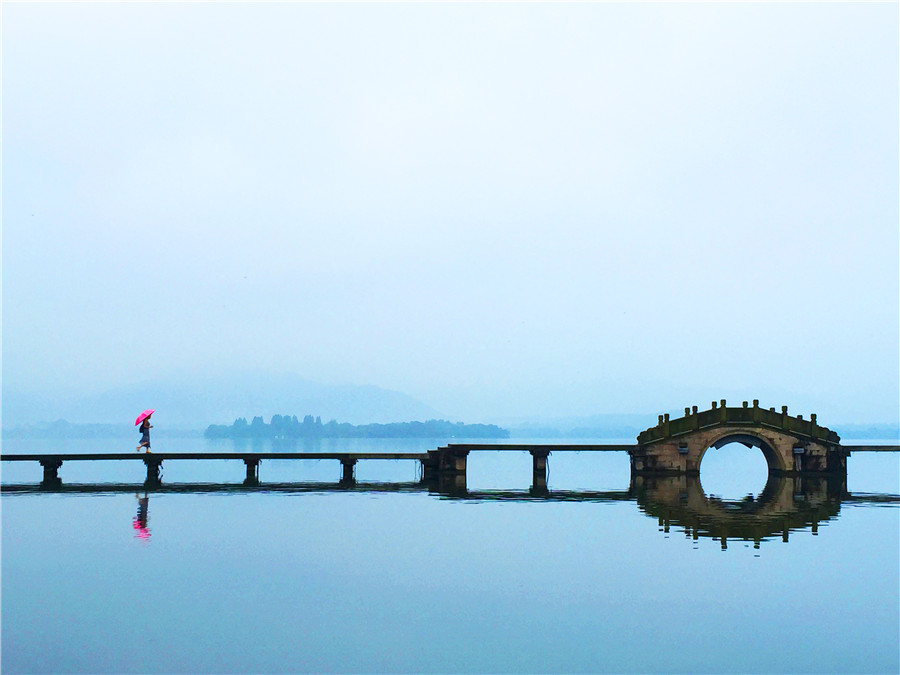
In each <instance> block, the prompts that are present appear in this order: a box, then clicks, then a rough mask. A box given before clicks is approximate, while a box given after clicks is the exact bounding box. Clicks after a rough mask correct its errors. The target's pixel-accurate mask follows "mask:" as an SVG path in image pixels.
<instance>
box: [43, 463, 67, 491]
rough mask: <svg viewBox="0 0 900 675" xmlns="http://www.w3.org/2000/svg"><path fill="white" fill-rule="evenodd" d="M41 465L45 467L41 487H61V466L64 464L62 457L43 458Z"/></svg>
mask: <svg viewBox="0 0 900 675" xmlns="http://www.w3.org/2000/svg"><path fill="white" fill-rule="evenodd" d="M40 462H41V466H42V467H43V469H44V478H43V480H42V481H41V487H52V488H55V487H59V486H60V485H61V484H62V481H61V480H60V479H59V467H61V466H62V460H61V459H42V460H40Z"/></svg>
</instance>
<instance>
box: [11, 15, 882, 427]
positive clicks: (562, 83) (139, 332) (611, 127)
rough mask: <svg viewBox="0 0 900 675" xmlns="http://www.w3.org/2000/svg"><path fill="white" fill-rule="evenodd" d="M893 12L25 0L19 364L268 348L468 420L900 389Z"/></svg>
mask: <svg viewBox="0 0 900 675" xmlns="http://www.w3.org/2000/svg"><path fill="white" fill-rule="evenodd" d="M898 25H900V17H898V5H897V3H842V4H832V3H794V4H788V3H759V4H753V3H751V4H731V3H728V4H718V3H690V4H674V3H673V4H656V3H634V4H617V3H596V4H591V3H587V4H579V3H576V4H559V5H557V4H553V5H550V4H525V3H523V4H517V3H497V4H479V3H459V4H457V3H442V4H416V3H394V4H379V3H363V4H353V3H340V4H338V3H317V4H300V3H252V4H242V3H115V2H113V3H96V4H91V3H71V4H66V3H63V4H51V3H15V2H4V3H3V5H2V38H3V43H2V131H3V146H2V153H3V154H2V171H3V173H2V188H3V195H2V197H3V202H2V216H3V223H2V226H3V230H2V245H3V248H2V263H3V273H2V283H3V306H2V340H3V342H2V357H3V362H2V370H3V390H4V397H5V398H8V397H15V396H16V395H18V394H19V393H21V392H41V393H42V394H43V395H49V396H52V395H53V393H54V392H56V391H63V390H65V391H70V392H71V391H73V390H76V391H84V392H92V391H101V390H104V389H111V388H116V387H120V386H122V385H127V384H129V383H139V382H142V381H146V380H148V379H153V380H156V381H161V382H168V381H171V382H173V383H174V382H176V381H184V380H185V379H193V380H197V381H203V379H204V378H207V377H213V376H216V377H219V376H222V375H223V374H225V375H227V374H228V373H238V372H244V373H246V372H270V373H276V372H277V373H292V374H295V375H298V376H300V377H303V378H306V379H309V380H312V381H315V382H321V383H324V384H329V385H342V384H358V385H377V386H379V387H384V388H387V389H392V390H397V391H402V392H405V393H407V394H410V395H412V396H415V397H416V398H418V399H419V400H421V401H423V402H424V403H425V404H427V405H429V406H432V407H433V408H435V409H436V410H439V411H441V412H442V413H443V414H445V415H447V416H448V417H455V418H458V419H463V420H466V421H482V420H491V419H495V418H497V419H499V418H501V417H511V416H515V417H528V416H538V415H556V416H560V415H589V414H597V413H630V412H643V411H647V410H649V411H651V412H652V411H657V410H668V409H672V408H674V409H680V408H681V407H683V406H687V405H699V406H700V407H701V409H704V408H706V407H708V405H709V401H711V400H719V399H720V398H728V399H729V403H731V402H732V401H734V402H735V403H736V402H737V401H738V400H740V399H744V400H749V399H752V398H758V399H760V403H761V405H763V406H764V407H770V406H778V407H780V406H781V405H789V406H790V407H791V410H792V411H796V412H817V413H818V415H819V419H820V421H823V422H825V421H826V420H835V421H841V422H847V421H861V422H892V421H897V417H898V406H900V356H898V344H900V330H898V326H900V292H898V286H900V265H898V260H900V234H898V229H900V228H898V222H900V218H898V215H900V214H898V184H900V176H898V165H900V159H898V145H900V143H898V119H900V105H898V89H900V88H898V81H900V77H898V63H900V49H898V32H900V31H898ZM300 412H303V411H300Z"/></svg>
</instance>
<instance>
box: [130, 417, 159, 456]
mask: <svg viewBox="0 0 900 675" xmlns="http://www.w3.org/2000/svg"><path fill="white" fill-rule="evenodd" d="M154 412H156V411H155V410H152V409H151V410H145V411H144V412H142V413H141V414H140V415H138V418H137V419H136V420H135V421H134V424H135V426H137V425H138V424H140V425H141V428H140V429H138V431H140V432H141V442H140V444H139V445H138V446H137V451H138V452H140V451H141V448H144V452H150V430H151V429H152V428H153V425H152V424H150V416H151V415H152V414H153V413H154Z"/></svg>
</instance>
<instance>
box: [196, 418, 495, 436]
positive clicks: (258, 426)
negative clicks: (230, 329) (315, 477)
mask: <svg viewBox="0 0 900 675" xmlns="http://www.w3.org/2000/svg"><path fill="white" fill-rule="evenodd" d="M204 436H206V438H267V439H290V438H509V431H507V430H506V429H501V428H500V427H498V426H497V425H495V424H463V423H462V422H448V421H446V420H428V421H427V422H394V423H391V424H360V425H355V424H349V423H347V422H337V421H335V420H331V421H330V422H327V423H325V424H323V423H322V418H321V417H313V416H312V415H307V416H306V417H304V418H303V420H302V421H301V420H299V419H298V418H297V416H296V415H273V416H272V420H271V421H270V422H269V423H268V424H266V423H265V421H264V420H263V418H262V417H254V418H253V420H252V421H251V422H249V423H248V422H247V419H246V418H245V417H239V418H238V419H236V420H235V421H234V423H233V424H232V425H231V426H227V425H224V424H210V425H209V427H207V429H206V431H205V432H204Z"/></svg>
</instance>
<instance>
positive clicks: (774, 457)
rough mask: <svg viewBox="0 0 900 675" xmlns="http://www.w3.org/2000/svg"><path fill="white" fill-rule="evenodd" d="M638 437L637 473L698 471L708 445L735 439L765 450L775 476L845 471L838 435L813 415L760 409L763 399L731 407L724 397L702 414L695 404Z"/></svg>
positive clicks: (633, 462)
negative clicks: (806, 415)
mask: <svg viewBox="0 0 900 675" xmlns="http://www.w3.org/2000/svg"><path fill="white" fill-rule="evenodd" d="M637 441H638V442H637V446H636V447H635V448H633V449H632V450H630V451H629V454H630V455H631V470H632V472H633V473H636V474H659V473H663V474H666V473H668V474H672V473H674V474H692V475H697V474H699V473H700V462H702V461H703V455H704V454H705V453H706V451H707V450H708V449H709V448H719V447H721V446H723V445H726V444H728V443H734V442H738V443H743V444H744V445H746V446H748V447H757V448H759V449H760V450H762V453H763V455H764V456H765V458H766V462H767V463H768V465H769V472H770V473H775V474H789V475H799V474H801V473H818V474H822V473H830V474H846V471H847V455H848V454H849V450H848V449H846V448H842V447H841V445H840V441H841V439H840V437H839V436H838V435H837V434H836V433H834V432H833V431H831V430H830V429H826V428H825V427H822V426H819V424H818V423H817V421H816V416H815V415H810V419H809V420H804V419H803V415H798V416H797V417H791V416H789V415H788V412H787V406H784V407H782V409H781V412H776V411H775V408H769V409H768V410H766V409H765V408H760V407H759V401H753V405H752V406H750V405H748V404H747V402H746V401H744V403H743V405H742V406H741V407H740V408H728V407H726V406H725V401H724V400H723V401H722V402H721V405H720V406H717V405H716V403H715V402H713V404H712V408H711V409H710V410H704V411H701V412H698V411H697V407H696V406H694V407H693V408H685V409H684V417H679V418H677V419H669V416H668V415H660V416H659V423H658V424H657V425H656V426H655V427H651V428H650V429H647V430H646V431H643V432H641V433H640V434H639V435H638V438H637Z"/></svg>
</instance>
